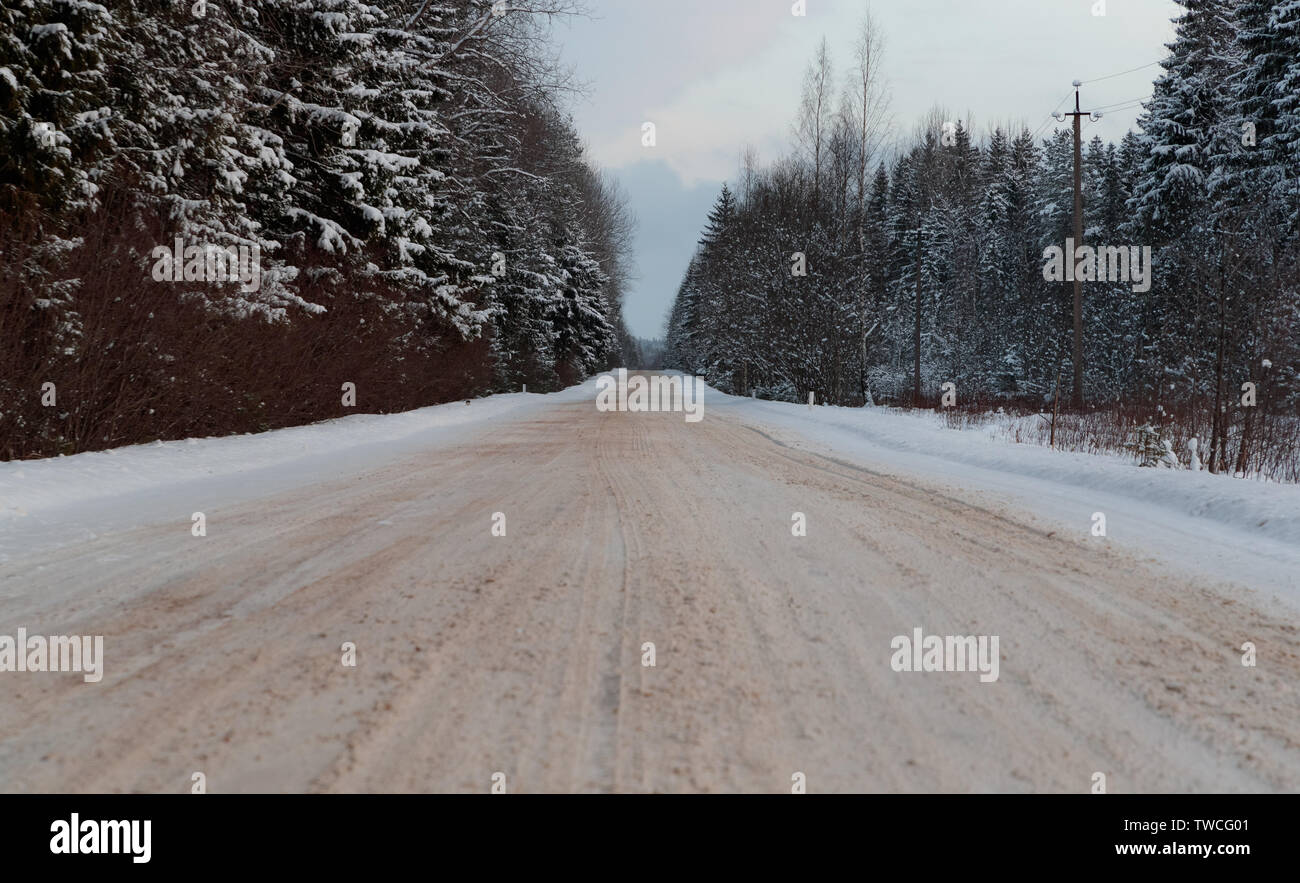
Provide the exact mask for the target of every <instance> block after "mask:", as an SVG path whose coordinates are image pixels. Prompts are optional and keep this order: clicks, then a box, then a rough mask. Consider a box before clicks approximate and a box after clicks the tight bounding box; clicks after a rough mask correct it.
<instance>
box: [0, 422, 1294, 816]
mask: <svg viewBox="0 0 1300 883" xmlns="http://www.w3.org/2000/svg"><path fill="white" fill-rule="evenodd" d="M539 414H540V416H539ZM789 441H790V439H788V438H781V437H778V435H777V434H776V433H775V432H773V431H770V430H764V429H762V428H759V427H752V426H747V425H745V423H744V422H743V421H742V420H741V419H738V418H737V417H736V416H735V415H734V414H729V413H727V411H726V409H713V410H706V412H705V417H704V420H703V421H702V422H699V423H687V422H686V421H684V420H683V419H682V415H681V414H677V413H649V414H646V413H642V414H628V413H600V412H598V411H597V410H596V408H595V407H594V405H593V403H592V402H590V401H585V402H569V403H563V404H557V405H556V406H554V407H552V408H549V409H547V410H545V411H541V412H538V413H534V414H530V415H528V416H526V417H523V418H518V419H510V420H505V421H502V422H497V423H494V424H492V425H491V426H486V427H484V428H483V430H482V431H480V432H476V433H472V434H470V436H468V437H466V438H462V439H461V440H459V441H458V442H456V443H454V444H445V445H440V446H438V447H436V448H433V449H429V450H425V451H421V452H419V454H418V455H415V456H403V457H401V458H400V459H397V460H395V461H391V462H387V463H384V464H383V465H380V466H374V465H369V466H366V465H361V466H358V465H356V464H349V463H348V462H346V461H343V462H340V463H339V468H338V475H337V478H336V479H334V480H332V481H328V482H324V483H318V484H313V485H311V486H309V487H302V488H298V489H296V490H290V491H281V492H277V493H275V494H274V495H271V496H269V497H263V498H260V499H251V500H246V501H242V502H240V503H238V504H233V505H225V506H220V507H217V508H214V509H211V510H210V511H207V512H206V517H207V522H208V524H207V536H206V537H192V536H191V535H190V523H189V522H188V521H185V522H183V523H177V522H175V521H168V522H166V523H158V524H152V525H150V526H148V527H143V528H138V529H133V530H125V531H121V532H116V533H113V532H109V533H105V534H101V535H99V536H98V537H97V538H96V539H94V540H92V541H89V542H85V543H78V544H74V545H70V546H68V547H65V548H63V549H61V550H59V551H57V552H55V553H53V554H42V555H40V556H39V557H29V558H22V557H19V558H16V559H14V560H10V561H8V562H6V563H4V564H0V596H3V597H5V601H4V607H5V608H7V610H6V611H5V612H4V613H3V614H2V615H0V620H2V621H0V633H4V634H13V633H14V629H15V628H16V627H17V626H24V627H26V628H27V629H28V632H29V633H31V634H37V633H41V634H89V635H104V636H105V656H106V660H105V674H104V677H103V680H102V681H100V682H99V683H95V684H90V683H85V682H83V679H82V678H81V676H80V675H76V674H67V673H57V674H56V673H39V674H33V673H23V674H19V673H4V674H0V790H3V791H7V792H25V791H60V792H62V791H71V792H97V791H110V792H117V791H145V792H186V791H189V789H190V787H191V777H192V774H193V773H195V772H202V773H203V774H204V775H205V777H206V782H207V788H208V790H209V791H210V792H261V791H271V792H281V791H283V792H299V791H310V792H318V791H323V792H357V791H360V792H387V791H415V792H431V791H432V792H444V791H451V792H467V793H483V792H486V791H488V790H489V789H490V787H491V785H492V777H493V774H494V773H497V772H501V773H504V774H505V788H506V790H507V791H508V792H511V793H518V792H555V791H558V792H571V791H578V792H643V791H651V792H655V791H657V792H731V791H742V792H788V791H789V790H790V789H791V784H792V781H793V780H792V776H794V774H796V773H803V775H804V779H805V781H806V787H807V790H808V791H809V792H810V793H816V792H844V791H891V792H893V791H899V792H911V791H1023V792H1044V791H1053V792H1076V793H1084V792H1087V791H1089V790H1090V789H1091V788H1092V785H1093V776H1094V773H1096V772H1102V773H1104V774H1105V776H1106V783H1107V788H1108V790H1109V791H1111V792H1133V791H1172V792H1188V791H1239V790H1240V791H1276V790H1283V791H1296V790H1300V726H1298V724H1297V693H1296V687H1295V685H1297V684H1300V651H1298V650H1297V632H1296V627H1295V624H1294V618H1293V616H1291V615H1290V614H1289V613H1288V612H1287V611H1286V610H1285V609H1283V608H1281V607H1274V606H1271V603H1272V602H1269V601H1267V600H1260V599H1256V600H1248V599H1247V598H1246V597H1244V596H1243V595H1242V594H1241V593H1239V592H1234V591H1231V590H1230V589H1229V588H1228V587H1221V586H1216V585H1214V584H1212V583H1208V582H1207V583H1203V584H1198V583H1197V582H1195V581H1189V580H1187V579H1186V578H1183V577H1180V576H1174V575H1171V574H1170V573H1168V572H1162V571H1161V570H1159V569H1156V568H1155V567H1154V566H1153V565H1151V564H1150V563H1144V562H1141V561H1139V560H1138V559H1137V558H1133V557H1129V556H1127V555H1126V554H1124V553H1122V552H1119V551H1117V550H1115V549H1113V548H1106V547H1104V546H1102V545H1099V544H1089V543H1087V542H1086V541H1083V540H1080V539H1065V538H1062V537H1061V536H1059V535H1056V534H1054V533H1053V532H1052V531H1051V530H1049V529H1047V528H1045V527H1044V526H1042V525H1039V524H1036V523H1035V522H1034V521H1033V519H1032V518H1031V517H1030V516H1029V515H1027V514H1025V513H1022V512H1017V511H1011V510H1009V509H1001V508H998V507H997V506H995V505H993V504H988V505H985V504H984V503H981V502H980V500H979V498H978V497H976V496H974V495H969V494H963V495H959V496H956V495H953V494H952V493H949V492H948V491H946V490H938V489H935V488H932V487H929V486H927V484H925V482H924V480H923V479H917V480H912V479H907V480H904V479H898V478H891V477H887V476H885V475H882V474H878V473H876V472H873V471H871V470H870V469H865V468H861V467H859V466H857V465H854V464H851V463H848V462H841V461H840V460H837V459H834V458H830V457H826V456H822V455H819V454H817V453H813V452H811V451H808V450H802V449H800V450H796V449H795V448H793V447H791V446H790V445H789V444H788V443H789ZM196 508H198V507H197V506H196ZM498 512H499V513H502V514H504V516H505V534H506V535H505V536H504V537H503V536H494V535H493V531H492V527H493V524H494V520H493V515H494V513H498ZM795 512H801V513H804V515H805V517H806V523H807V535H806V536H794V535H793V533H792V530H791V526H792V516H793V513H795ZM918 627H919V628H922V629H923V630H924V631H925V633H926V634H938V635H998V636H999V638H1000V666H999V668H1000V672H999V678H998V680H997V681H996V682H993V683H981V682H980V679H979V676H978V674H977V673H973V672H896V671H894V670H893V669H892V668H891V666H890V658H891V655H892V651H891V649H890V642H891V639H892V638H893V637H894V636H896V635H911V634H912V632H913V629H914V628H918ZM1245 641H1251V642H1253V643H1254V644H1255V645H1256V647H1257V648H1258V653H1259V663H1258V665H1257V666H1256V667H1246V666H1243V665H1242V664H1241V655H1242V654H1241V651H1240V649H1239V648H1240V646H1241V645H1242V644H1243V643H1244V642H1245ZM344 642H352V643H353V644H355V647H356V665H355V666H345V665H344V664H343V662H342V656H343V654H342V652H341V648H342V645H343V644H344ZM646 642H652V643H653V644H654V653H655V665H654V666H653V667H649V666H646V665H643V664H642V662H643V649H642V648H643V645H644V644H645V643H646Z"/></svg>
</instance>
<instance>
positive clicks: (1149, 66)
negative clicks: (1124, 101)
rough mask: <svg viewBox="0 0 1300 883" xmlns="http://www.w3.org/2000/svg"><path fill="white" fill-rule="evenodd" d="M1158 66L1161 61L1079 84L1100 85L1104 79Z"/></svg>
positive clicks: (1081, 81) (1150, 62) (1081, 80)
mask: <svg viewBox="0 0 1300 883" xmlns="http://www.w3.org/2000/svg"><path fill="white" fill-rule="evenodd" d="M1158 64H1160V61H1148V62H1147V64H1144V65H1138V66H1136V68H1130V69H1128V70H1121V72H1119V73H1118V74H1106V75H1105V77H1095V78H1093V79H1080V81H1079V82H1080V83H1082V85H1087V83H1100V82H1101V81H1102V79H1114V78H1115V77H1123V75H1125V74H1131V73H1136V72H1139V70H1145V69H1147V68H1153V66H1154V65H1158Z"/></svg>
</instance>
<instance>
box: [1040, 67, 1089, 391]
mask: <svg viewBox="0 0 1300 883" xmlns="http://www.w3.org/2000/svg"><path fill="white" fill-rule="evenodd" d="M1080 85H1082V84H1081V83H1080V82H1079V81H1078V80H1075V81H1074V112H1073V113H1054V114H1052V116H1054V117H1055V118H1056V119H1057V120H1058V121H1064V120H1065V118H1066V117H1074V247H1075V248H1078V247H1079V246H1081V245H1083V123H1082V118H1083V115H1084V112H1083V111H1082V110H1080V109H1079V86H1080ZM1088 116H1089V118H1091V119H1093V120H1099V119H1101V114H1099V113H1095V112H1091V111H1090V112H1089V113H1088ZM1065 259H1066V260H1067V261H1069V262H1070V263H1071V264H1073V263H1074V254H1073V253H1071V254H1067V255H1066V256H1065ZM1071 275H1072V276H1074V394H1073V397H1072V404H1073V406H1074V408H1075V409H1076V410H1082V409H1083V282H1082V281H1080V279H1079V277H1078V274H1076V273H1071Z"/></svg>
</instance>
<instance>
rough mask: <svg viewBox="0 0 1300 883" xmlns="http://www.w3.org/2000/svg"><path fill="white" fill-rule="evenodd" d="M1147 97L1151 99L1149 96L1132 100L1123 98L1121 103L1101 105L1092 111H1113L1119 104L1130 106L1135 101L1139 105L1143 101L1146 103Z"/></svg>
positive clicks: (1139, 96)
mask: <svg viewBox="0 0 1300 883" xmlns="http://www.w3.org/2000/svg"><path fill="white" fill-rule="evenodd" d="M1149 97H1151V96H1149V95H1138V96H1136V97H1133V98H1125V99H1124V100H1123V101H1116V102H1113V103H1111V104H1103V105H1101V106H1099V107H1094V108H1093V110H1113V109H1114V108H1117V107H1119V106H1120V105H1121V104H1132V103H1133V102H1135V101H1136V102H1138V103H1139V104H1140V103H1142V102H1143V101H1146V100H1147V99H1148V98H1149Z"/></svg>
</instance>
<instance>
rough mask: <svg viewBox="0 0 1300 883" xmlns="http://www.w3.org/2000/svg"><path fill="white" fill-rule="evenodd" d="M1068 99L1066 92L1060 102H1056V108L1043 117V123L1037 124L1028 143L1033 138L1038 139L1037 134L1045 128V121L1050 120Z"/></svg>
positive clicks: (1068, 95) (1068, 94)
mask: <svg viewBox="0 0 1300 883" xmlns="http://www.w3.org/2000/svg"><path fill="white" fill-rule="evenodd" d="M1069 99H1070V93H1069V92H1066V93H1065V96H1064V97H1063V98H1061V100H1060V101H1058V102H1056V107H1053V108H1052V109H1051V110H1049V111H1048V112H1047V116H1045V117H1043V121H1042V122H1041V123H1039V124H1038V128H1037V129H1034V133H1033V134H1032V135H1030V136H1029V140H1030V141H1033V140H1034V139H1035V138H1037V137H1038V133H1039V132H1041V131H1043V129H1044V128H1045V127H1046V126H1047V121H1048V120H1050V119H1051V118H1052V116H1053V114H1055V113H1056V112H1057V111H1058V110H1060V109H1061V105H1062V104H1064V103H1065V102H1066V101H1068V100H1069Z"/></svg>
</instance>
